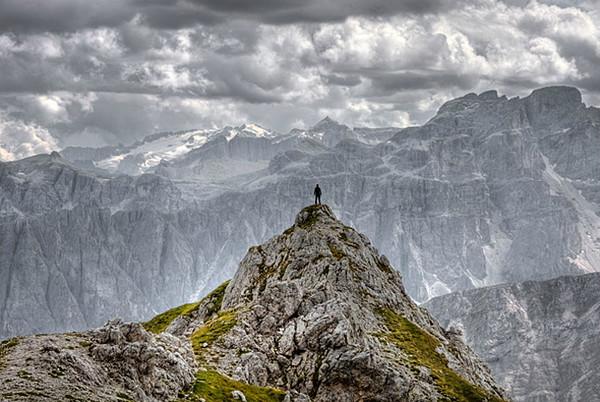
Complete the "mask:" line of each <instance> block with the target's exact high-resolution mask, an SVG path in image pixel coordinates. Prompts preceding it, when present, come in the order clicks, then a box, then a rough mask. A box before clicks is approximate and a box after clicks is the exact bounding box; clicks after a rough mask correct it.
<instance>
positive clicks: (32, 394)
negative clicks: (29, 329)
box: [0, 321, 197, 402]
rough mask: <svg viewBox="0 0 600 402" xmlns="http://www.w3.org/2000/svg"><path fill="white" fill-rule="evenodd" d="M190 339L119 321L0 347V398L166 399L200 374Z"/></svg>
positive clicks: (2, 399)
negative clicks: (155, 332) (153, 332)
mask: <svg viewBox="0 0 600 402" xmlns="http://www.w3.org/2000/svg"><path fill="white" fill-rule="evenodd" d="M196 369H197V367H196V363H195V360H194V355H193V353H192V350H191V348H190V346H189V343H188V342H186V341H185V340H181V339H179V338H176V337H174V336H172V335H170V334H161V335H153V334H151V333H149V332H147V331H146V330H145V329H144V328H143V327H142V325H140V324H122V323H120V322H118V321H115V322H111V323H108V324H107V325H106V326H104V327H102V328H99V329H97V330H94V331H89V332H81V333H69V334H56V335H39V336H34V337H26V338H13V339H11V340H8V341H5V342H3V343H2V344H1V346H0V400H1V401H98V402H100V401H133V400H135V401H147V402H153V401H167V400H172V399H174V398H175V397H176V396H177V393H178V391H179V390H180V389H181V388H184V387H186V386H188V385H190V384H191V383H192V382H193V381H194V378H195V372H196Z"/></svg>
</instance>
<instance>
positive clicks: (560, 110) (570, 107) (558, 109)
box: [523, 86, 585, 132]
mask: <svg viewBox="0 0 600 402" xmlns="http://www.w3.org/2000/svg"><path fill="white" fill-rule="evenodd" d="M523 101H524V103H525V108H526V111H527V116H528V118H529V121H530V122H531V125H532V126H533V127H534V128H537V129H539V130H543V132H547V131H548V130H549V129H550V130H552V131H555V130H558V129H560V128H562V127H564V126H568V125H571V124H572V122H573V121H574V120H575V119H576V117H577V114H576V113H577V112H578V111H579V110H581V109H583V108H585V105H584V104H583V103H582V96H581V92H579V90H578V89H577V88H573V87H564V86H557V87H547V88H541V89H537V90H535V91H533V92H532V93H531V95H529V96H528V97H527V98H525V99H524V100H523Z"/></svg>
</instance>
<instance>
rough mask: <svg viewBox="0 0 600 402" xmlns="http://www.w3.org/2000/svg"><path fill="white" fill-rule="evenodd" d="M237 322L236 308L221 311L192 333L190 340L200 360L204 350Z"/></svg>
mask: <svg viewBox="0 0 600 402" xmlns="http://www.w3.org/2000/svg"><path fill="white" fill-rule="evenodd" d="M236 322H237V314H236V312H235V311H234V310H227V311H222V312H220V313H219V314H218V315H217V316H216V317H214V318H212V319H210V320H209V321H208V322H207V323H206V324H204V325H203V326H201V327H200V328H198V329H197V330H196V331H194V333H193V334H192V336H191V338H190V340H191V342H192V348H193V349H194V353H195V354H196V357H197V358H198V360H200V361H202V351H203V349H204V348H205V347H208V346H210V345H212V344H213V343H214V342H216V341H217V340H218V339H219V338H220V337H222V336H223V335H225V334H226V333H227V332H229V330H230V329H231V328H233V327H234V326H235V324H236Z"/></svg>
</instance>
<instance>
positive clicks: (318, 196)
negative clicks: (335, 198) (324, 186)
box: [315, 184, 321, 205]
mask: <svg viewBox="0 0 600 402" xmlns="http://www.w3.org/2000/svg"><path fill="white" fill-rule="evenodd" d="M320 203H321V187H319V185H318V184H317V187H315V205H316V204H320Z"/></svg>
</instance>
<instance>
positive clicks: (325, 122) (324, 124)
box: [312, 116, 346, 130]
mask: <svg viewBox="0 0 600 402" xmlns="http://www.w3.org/2000/svg"><path fill="white" fill-rule="evenodd" d="M332 127H346V126H345V125H343V124H340V123H338V122H337V121H335V120H333V119H332V118H331V117H329V116H325V118H324V119H322V120H320V121H319V122H318V123H317V124H315V125H314V126H313V127H312V130H323V129H328V128H332Z"/></svg>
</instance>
